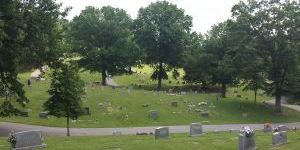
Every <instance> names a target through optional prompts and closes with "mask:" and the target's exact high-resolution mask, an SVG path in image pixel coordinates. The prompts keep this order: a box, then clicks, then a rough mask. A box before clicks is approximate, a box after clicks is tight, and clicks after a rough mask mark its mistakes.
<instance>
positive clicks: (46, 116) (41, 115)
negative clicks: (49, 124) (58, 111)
mask: <svg viewBox="0 0 300 150" xmlns="http://www.w3.org/2000/svg"><path fill="white" fill-rule="evenodd" d="M48 114H49V112H47V111H44V112H40V114H39V117H40V118H48Z"/></svg>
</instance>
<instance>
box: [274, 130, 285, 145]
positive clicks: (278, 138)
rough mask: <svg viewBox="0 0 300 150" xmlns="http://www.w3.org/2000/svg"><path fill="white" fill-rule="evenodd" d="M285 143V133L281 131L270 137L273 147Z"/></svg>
mask: <svg viewBox="0 0 300 150" xmlns="http://www.w3.org/2000/svg"><path fill="white" fill-rule="evenodd" d="M284 143H287V132H286V131H281V132H275V133H273V135H272V144H273V145H280V144H284Z"/></svg>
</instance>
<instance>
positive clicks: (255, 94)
mask: <svg viewBox="0 0 300 150" xmlns="http://www.w3.org/2000/svg"><path fill="white" fill-rule="evenodd" d="M256 96H257V90H254V106H256Z"/></svg>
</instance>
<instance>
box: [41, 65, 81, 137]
mask: <svg viewBox="0 0 300 150" xmlns="http://www.w3.org/2000/svg"><path fill="white" fill-rule="evenodd" d="M66 60H67V59H66ZM71 60H72V59H71ZM78 72H79V69H78V67H77V65H76V64H74V62H72V61H65V60H62V61H60V62H56V63H55V65H54V70H53V72H52V81H51V87H50V90H49V91H48V92H49V94H50V98H49V99H48V100H47V101H46V102H45V103H44V105H43V107H44V109H45V110H46V111H49V114H50V115H53V116H56V117H58V118H60V117H66V118H67V136H70V130H69V127H70V119H77V118H78V117H79V116H80V114H82V101H81V96H82V95H83V93H84V90H83V88H84V83H83V81H82V80H81V79H80V76H79V74H78Z"/></svg>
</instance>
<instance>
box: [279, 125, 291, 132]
mask: <svg viewBox="0 0 300 150" xmlns="http://www.w3.org/2000/svg"><path fill="white" fill-rule="evenodd" d="M288 130H289V128H288V127H287V126H286V125H280V126H278V132H280V131H288Z"/></svg>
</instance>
